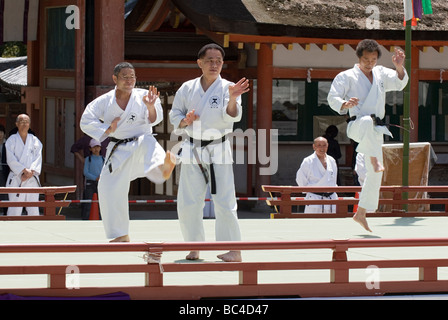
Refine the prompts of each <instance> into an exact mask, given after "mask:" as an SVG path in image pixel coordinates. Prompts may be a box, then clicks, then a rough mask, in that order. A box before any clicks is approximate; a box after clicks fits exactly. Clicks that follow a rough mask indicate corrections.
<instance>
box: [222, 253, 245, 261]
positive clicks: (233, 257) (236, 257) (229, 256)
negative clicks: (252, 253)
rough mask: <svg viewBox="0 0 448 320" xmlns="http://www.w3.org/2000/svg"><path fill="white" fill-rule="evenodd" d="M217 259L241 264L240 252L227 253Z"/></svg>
mask: <svg viewBox="0 0 448 320" xmlns="http://www.w3.org/2000/svg"><path fill="white" fill-rule="evenodd" d="M218 258H219V259H221V260H222V261H224V262H241V261H243V259H242V258H241V251H229V252H227V253H224V254H220V255H218Z"/></svg>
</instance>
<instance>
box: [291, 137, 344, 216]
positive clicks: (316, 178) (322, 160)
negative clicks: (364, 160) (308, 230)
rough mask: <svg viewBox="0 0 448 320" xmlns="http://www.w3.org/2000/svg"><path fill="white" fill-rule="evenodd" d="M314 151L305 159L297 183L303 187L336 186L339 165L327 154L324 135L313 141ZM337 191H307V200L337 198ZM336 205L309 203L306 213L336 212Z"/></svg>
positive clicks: (326, 142)
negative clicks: (318, 192) (317, 192)
mask: <svg viewBox="0 0 448 320" xmlns="http://www.w3.org/2000/svg"><path fill="white" fill-rule="evenodd" d="M313 150H314V153H313V154H312V155H310V156H308V157H306V158H305V159H303V161H302V164H301V165H300V168H299V170H298V171H297V175H296V182H297V185H299V186H301V187H306V186H309V187H324V186H326V187H336V186H337V184H336V179H337V175H338V167H337V165H336V160H334V158H333V157H332V156H330V155H328V154H327V150H328V141H327V139H325V138H324V137H317V138H316V139H314V142H313ZM337 198H338V195H337V193H336V192H325V191H323V192H321V193H320V194H316V193H312V192H307V194H306V196H305V200H320V199H331V200H334V199H337ZM335 212H336V205H334V204H333V205H324V204H318V205H307V206H305V213H335Z"/></svg>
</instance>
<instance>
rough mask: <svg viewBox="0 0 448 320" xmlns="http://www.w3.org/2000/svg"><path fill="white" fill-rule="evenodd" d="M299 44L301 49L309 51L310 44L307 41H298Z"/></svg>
mask: <svg viewBox="0 0 448 320" xmlns="http://www.w3.org/2000/svg"><path fill="white" fill-rule="evenodd" d="M299 45H300V46H301V47H302V48H303V50H305V51H310V47H311V44H309V43H299Z"/></svg>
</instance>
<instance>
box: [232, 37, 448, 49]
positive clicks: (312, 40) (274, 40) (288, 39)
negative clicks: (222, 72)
mask: <svg viewBox="0 0 448 320" xmlns="http://www.w3.org/2000/svg"><path fill="white" fill-rule="evenodd" d="M229 41H230V42H245V43H277V44H289V43H297V44H309V43H314V44H322V45H324V44H336V45H340V44H341V43H343V44H347V45H350V46H351V47H352V48H353V49H356V46H357V45H358V43H359V41H360V39H331V38H303V37H283V36H260V35H244V34H235V33H231V34H229ZM378 43H379V44H380V45H382V46H384V47H386V46H387V47H390V46H401V47H404V46H405V41H404V40H378ZM412 45H413V46H448V40H446V41H445V40H444V41H435V40H413V41H412Z"/></svg>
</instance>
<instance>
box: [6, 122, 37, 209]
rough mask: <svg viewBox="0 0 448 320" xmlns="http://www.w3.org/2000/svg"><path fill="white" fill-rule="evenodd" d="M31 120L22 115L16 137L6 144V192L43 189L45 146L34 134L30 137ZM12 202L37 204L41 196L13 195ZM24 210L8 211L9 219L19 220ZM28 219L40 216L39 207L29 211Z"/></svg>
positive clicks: (32, 194)
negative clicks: (17, 189)
mask: <svg viewBox="0 0 448 320" xmlns="http://www.w3.org/2000/svg"><path fill="white" fill-rule="evenodd" d="M30 123H31V119H30V117H29V116H28V115H26V114H20V115H19V116H18V117H17V120H16V126H17V129H18V131H17V133H16V134H13V135H11V136H10V137H9V139H8V140H6V144H5V148H6V159H7V163H8V166H9V168H10V169H11V171H10V172H9V176H8V180H7V181H6V187H7V188H14V187H28V188H34V187H40V182H39V175H40V172H41V169H42V143H41V142H40V140H39V139H38V138H37V137H36V136H35V135H33V134H31V133H29V132H28V131H29V129H30ZM9 201H14V202H24V201H27V202H36V201H39V194H38V193H10V194H9ZM22 209H23V208H22V207H9V208H8V213H7V215H8V216H20V215H21V214H22ZM26 211H27V214H28V215H29V216H38V215H39V208H38V207H27V208H26Z"/></svg>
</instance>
